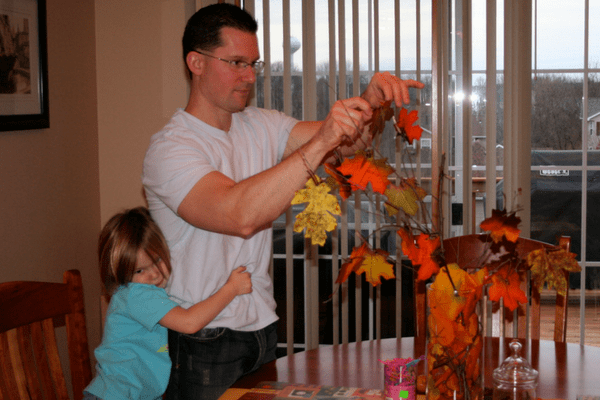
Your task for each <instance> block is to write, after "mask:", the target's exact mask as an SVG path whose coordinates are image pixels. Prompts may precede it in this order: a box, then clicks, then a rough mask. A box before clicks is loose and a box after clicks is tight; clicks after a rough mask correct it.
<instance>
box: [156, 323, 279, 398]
mask: <svg viewBox="0 0 600 400" xmlns="http://www.w3.org/2000/svg"><path fill="white" fill-rule="evenodd" d="M276 347H277V323H276V322H274V323H272V324H271V325H269V326H267V327H265V328H264V329H261V330H259V331H254V332H242V331H234V330H231V329H228V328H205V329H202V330H201V331H199V332H196V333H195V334H193V335H185V334H182V333H178V332H175V331H172V330H169V355H170V357H171V361H172V362H173V366H172V367H171V378H170V380H169V386H168V387H167V393H166V398H167V400H187V399H218V398H219V396H221V395H222V394H223V393H224V392H225V391H226V390H227V389H228V388H229V387H230V386H231V385H233V383H234V382H235V381H237V380H238V379H239V378H240V377H241V376H242V375H244V374H247V373H249V372H252V371H254V370H256V369H258V367H260V366H261V365H262V364H264V363H266V362H269V361H272V360H274V359H275V349H276Z"/></svg>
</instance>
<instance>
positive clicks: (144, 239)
mask: <svg viewBox="0 0 600 400" xmlns="http://www.w3.org/2000/svg"><path fill="white" fill-rule="evenodd" d="M140 250H143V251H145V252H146V254H148V257H150V259H152V260H153V261H154V262H155V263H158V262H159V261H161V260H162V261H164V263H165V266H166V269H167V271H166V272H167V273H168V274H170V273H171V256H170V253H169V247H168V246H167V241H166V240H165V238H164V236H163V234H162V232H161V230H160V228H159V227H158V225H157V224H156V222H154V220H153V219H152V217H151V216H150V212H149V211H148V209H147V208H145V207H137V208H132V209H130V210H125V211H123V212H122V213H119V214H116V215H115V216H113V217H112V218H111V219H110V220H109V221H108V222H107V223H106V225H104V228H103V229H102V232H101V233H100V238H99V240H98V256H99V260H100V276H101V278H102V282H103V283H104V289H105V291H106V294H107V295H108V296H111V295H112V294H113V293H114V291H115V289H116V288H117V287H119V286H121V285H125V284H127V283H129V282H131V280H132V279H133V273H134V272H135V267H136V264H137V259H138V252H139V251H140ZM159 269H160V268H159ZM161 273H163V274H164V272H163V271H162V270H161ZM166 278H168V276H165V279H166Z"/></svg>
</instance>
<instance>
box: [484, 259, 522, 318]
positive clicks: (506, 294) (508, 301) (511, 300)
mask: <svg viewBox="0 0 600 400" xmlns="http://www.w3.org/2000/svg"><path fill="white" fill-rule="evenodd" d="M520 285H521V280H520V279H519V274H518V273H517V271H515V270H514V269H512V268H511V267H510V265H504V266H503V267H501V268H500V269H498V271H496V273H494V274H493V275H492V286H490V289H489V292H488V293H489V296H490V300H491V301H499V300H500V299H501V298H502V299H504V306H505V307H506V308H508V309H509V310H510V311H514V309H515V308H517V307H518V306H519V303H526V302H527V295H525V292H523V290H521V286H520Z"/></svg>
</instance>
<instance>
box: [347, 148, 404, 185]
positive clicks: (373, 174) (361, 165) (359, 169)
mask: <svg viewBox="0 0 600 400" xmlns="http://www.w3.org/2000/svg"><path fill="white" fill-rule="evenodd" d="M386 161H387V160H386V159H385V158H380V159H377V160H376V159H374V158H371V157H369V158H367V156H366V155H365V154H364V153H362V152H357V153H356V155H355V156H354V157H353V158H347V159H345V160H344V162H343V163H342V165H340V166H339V167H337V168H336V170H337V171H338V172H340V173H341V174H342V175H346V176H348V175H349V176H350V178H348V182H349V183H350V184H351V185H352V190H353V191H355V190H365V189H366V188H367V184H369V183H370V184H371V188H372V189H373V191H374V192H378V193H381V194H383V193H384V192H385V189H386V188H387V186H388V185H389V183H390V181H389V180H388V178H387V177H388V175H389V174H391V173H392V171H393V170H392V168H391V167H390V166H389V165H387V162H386Z"/></svg>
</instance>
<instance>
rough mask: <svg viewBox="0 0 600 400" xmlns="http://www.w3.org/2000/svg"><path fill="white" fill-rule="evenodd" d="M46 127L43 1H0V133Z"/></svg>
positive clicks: (44, 13)
mask: <svg viewBox="0 0 600 400" xmlns="http://www.w3.org/2000/svg"><path fill="white" fill-rule="evenodd" d="M49 126H50V119H49V108H48V70H47V49H46V0H19V1H14V0H0V131H14V130H24V129H42V128H48V127H49Z"/></svg>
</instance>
